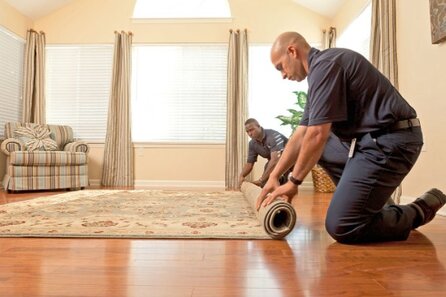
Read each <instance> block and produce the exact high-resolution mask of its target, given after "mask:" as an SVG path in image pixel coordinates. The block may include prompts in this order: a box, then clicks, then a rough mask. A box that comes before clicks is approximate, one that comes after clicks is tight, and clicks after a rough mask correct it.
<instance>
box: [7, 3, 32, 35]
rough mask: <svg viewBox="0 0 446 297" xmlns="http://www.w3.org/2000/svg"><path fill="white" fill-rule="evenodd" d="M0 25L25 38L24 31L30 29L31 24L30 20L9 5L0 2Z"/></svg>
mask: <svg viewBox="0 0 446 297" xmlns="http://www.w3.org/2000/svg"><path fill="white" fill-rule="evenodd" d="M0 25H2V26H3V27H5V28H7V29H8V30H10V31H12V32H14V33H15V34H17V35H19V36H21V37H23V38H26V31H27V30H28V29H30V28H31V27H32V25H33V22H32V20H31V19H29V18H27V17H25V16H24V15H22V14H20V13H19V12H18V11H17V10H15V9H14V8H12V7H11V6H10V5H9V4H7V3H6V2H4V1H3V0H0Z"/></svg>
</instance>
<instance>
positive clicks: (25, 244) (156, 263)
mask: <svg viewBox="0 0 446 297" xmlns="http://www.w3.org/2000/svg"><path fill="white" fill-rule="evenodd" d="M59 193H60V192H40V193H23V194H6V193H4V192H2V193H0V204H4V203H11V202H16V201H20V200H24V199H32V198H34V197H38V196H43V195H52V194H59ZM330 197H331V194H320V193H318V194H315V193H313V192H310V191H301V193H300V196H299V198H298V199H295V200H294V202H293V204H294V206H295V208H296V210H297V214H298V222H297V225H296V228H295V230H294V231H293V232H292V233H291V234H290V235H289V236H288V237H287V239H286V240H198V239H197V240H127V239H48V238H0V296H2V297H9V296H24V297H33V296H57V297H64V296H92V297H93V296H94V297H97V296H108V297H110V296H119V297H121V296H153V297H164V296H169V297H170V296H172V297H183V296H193V297H218V296H228V297H237V296H256V297H258V296H263V297H266V296H268V297H269V296H271V297H288V296H305V297H308V296H316V297H319V296H330V297H333V296H414V297H415V296H416V297H418V296H446V269H445V265H446V232H445V231H446V218H445V217H439V216H437V217H436V218H435V219H434V220H433V221H432V222H431V223H430V224H428V225H426V226H423V227H422V228H420V229H419V231H414V232H412V233H411V235H410V238H409V239H408V240H407V241H405V242H390V243H379V244H368V245H342V244H338V243H336V242H334V241H333V240H332V239H331V238H330V236H329V235H328V234H327V233H326V232H325V230H324V217H325V212H326V209H327V206H328V203H329V201H330ZM0 224H1V222H0Z"/></svg>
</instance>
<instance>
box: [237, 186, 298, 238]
mask: <svg viewBox="0 0 446 297" xmlns="http://www.w3.org/2000/svg"><path fill="white" fill-rule="evenodd" d="M241 191H242V193H243V195H244V196H245V199H246V200H247V201H248V203H249V205H250V206H251V208H252V209H253V210H254V212H255V213H256V216H257V219H258V220H259V221H260V224H261V225H262V226H263V228H264V229H265V231H266V233H267V234H268V235H269V236H271V238H274V239H282V238H284V237H285V236H287V235H288V233H290V232H291V231H292V230H293V228H294V225H295V224H296V211H295V210H294V208H293V206H292V205H291V204H290V203H288V202H285V201H283V200H275V201H273V202H272V203H271V204H270V205H268V206H267V207H261V208H260V210H259V211H257V210H256V203H257V197H259V195H260V192H261V191H262V189H261V188H259V187H258V186H256V185H254V184H253V183H249V182H243V183H242V186H241Z"/></svg>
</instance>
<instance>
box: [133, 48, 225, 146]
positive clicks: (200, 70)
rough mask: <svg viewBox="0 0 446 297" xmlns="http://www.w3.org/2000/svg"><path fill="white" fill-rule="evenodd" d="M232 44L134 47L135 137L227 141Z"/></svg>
mask: <svg viewBox="0 0 446 297" xmlns="http://www.w3.org/2000/svg"><path fill="white" fill-rule="evenodd" d="M227 51H228V49H227V45H150V46H149V45H139V46H134V47H133V57H132V60H133V65H132V71H133V73H132V91H131V93H132V122H133V123H132V137H133V140H134V141H139V142H198V143H223V142H224V140H225V135H226V88H227V86H226V81H227V78H226V72H227V70H226V64H227Z"/></svg>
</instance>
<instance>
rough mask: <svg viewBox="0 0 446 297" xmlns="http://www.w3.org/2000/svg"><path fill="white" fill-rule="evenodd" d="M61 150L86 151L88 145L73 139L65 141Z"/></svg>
mask: <svg viewBox="0 0 446 297" xmlns="http://www.w3.org/2000/svg"><path fill="white" fill-rule="evenodd" d="M63 150H64V151H66V152H83V153H88V152H89V151H90V146H89V145H88V143H86V142H85V141H74V142H69V143H67V144H66V145H65V147H64V148H63Z"/></svg>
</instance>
